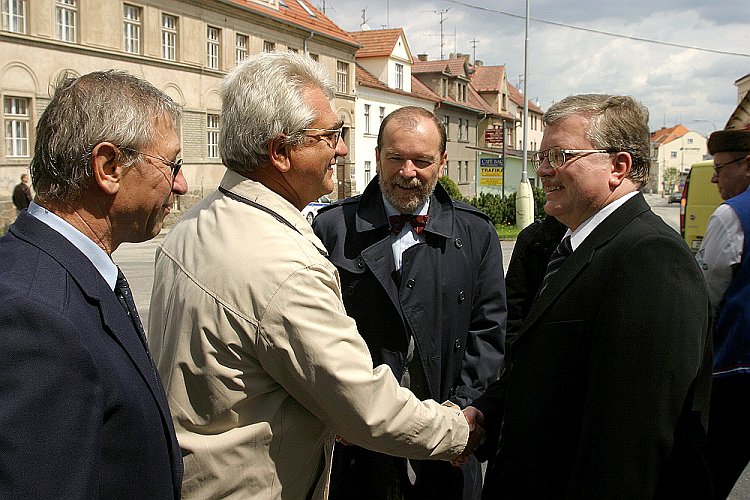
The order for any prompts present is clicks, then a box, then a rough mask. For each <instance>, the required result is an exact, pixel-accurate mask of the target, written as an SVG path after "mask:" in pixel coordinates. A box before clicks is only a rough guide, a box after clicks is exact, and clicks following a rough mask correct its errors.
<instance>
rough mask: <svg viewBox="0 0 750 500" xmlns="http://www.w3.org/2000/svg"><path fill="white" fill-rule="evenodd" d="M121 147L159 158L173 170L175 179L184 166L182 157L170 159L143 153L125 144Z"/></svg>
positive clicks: (155, 158)
mask: <svg viewBox="0 0 750 500" xmlns="http://www.w3.org/2000/svg"><path fill="white" fill-rule="evenodd" d="M120 149H124V150H125V151H130V152H131V153H135V154H138V155H143V156H148V157H149V158H153V159H154V160H159V161H160V162H162V163H163V164H165V165H167V166H168V167H169V168H170V169H171V170H172V179H175V178H176V177H177V174H179V173H180V169H181V168H182V158H180V159H179V160H177V161H169V160H165V159H164V158H161V157H159V156H154V155H150V154H146V153H142V152H140V151H136V150H135V149H132V148H126V147H125V146H120Z"/></svg>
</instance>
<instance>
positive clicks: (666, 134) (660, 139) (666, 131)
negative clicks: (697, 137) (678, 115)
mask: <svg viewBox="0 0 750 500" xmlns="http://www.w3.org/2000/svg"><path fill="white" fill-rule="evenodd" d="M688 132H690V130H688V128H687V127H685V126H684V125H675V126H674V127H667V128H665V127H662V128H660V129H659V130H657V131H656V132H652V133H651V141H652V142H655V143H657V144H659V145H661V144H666V143H668V142H672V141H674V140H676V139H679V138H680V137H682V136H683V135H685V134H687V133H688Z"/></svg>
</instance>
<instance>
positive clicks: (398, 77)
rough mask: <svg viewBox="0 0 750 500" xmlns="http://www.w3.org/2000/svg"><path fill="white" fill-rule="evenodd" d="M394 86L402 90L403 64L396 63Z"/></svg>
mask: <svg viewBox="0 0 750 500" xmlns="http://www.w3.org/2000/svg"><path fill="white" fill-rule="evenodd" d="M396 88H397V89H399V90H404V65H403V64H396Z"/></svg>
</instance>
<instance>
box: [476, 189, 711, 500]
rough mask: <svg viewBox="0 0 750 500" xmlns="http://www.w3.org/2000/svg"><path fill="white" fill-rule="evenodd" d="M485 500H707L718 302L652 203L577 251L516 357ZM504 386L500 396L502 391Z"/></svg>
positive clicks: (632, 205) (640, 201) (634, 202)
mask: <svg viewBox="0 0 750 500" xmlns="http://www.w3.org/2000/svg"><path fill="white" fill-rule="evenodd" d="M508 360H509V361H508V365H507V370H506V372H505V374H504V376H503V380H504V381H505V383H506V384H505V385H506V386H507V389H506V390H507V394H506V397H505V408H504V414H503V415H502V416H498V415H493V414H492V410H493V407H494V408H496V407H497V401H493V396H494V395H495V391H494V387H493V388H492V389H491V390H490V391H488V394H487V396H486V397H485V398H483V399H482V400H480V401H477V403H476V406H477V407H479V408H480V409H482V410H485V411H486V412H487V414H488V415H489V416H490V418H489V421H488V422H486V424H487V425H489V426H492V425H493V424H494V425H499V423H500V421H502V431H501V438H500V445H499V449H498V453H497V457H496V462H495V463H494V466H493V467H492V469H491V470H489V471H488V472H487V476H486V483H485V491H484V497H485V498H509V499H513V498H570V499H586V498H601V499H613V498H622V499H647V498H707V496H708V495H710V482H709V480H708V476H707V471H706V469H705V466H704V465H703V461H702V457H701V454H700V446H701V444H702V441H703V438H704V436H705V428H706V423H707V414H708V393H709V389H710V375H711V343H710V337H709V304H708V297H707V293H706V290H705V285H704V283H703V279H702V277H701V274H700V270H699V269H698V267H697V265H696V262H695V260H694V259H693V256H692V254H691V253H690V250H689V249H688V247H687V246H686V245H685V242H684V241H683V240H682V239H681V238H680V237H679V235H678V234H677V233H675V231H674V230H672V229H671V228H669V227H668V226H667V225H666V224H665V223H664V222H663V221H662V220H661V218H659V217H658V216H656V215H655V214H654V213H653V212H652V211H651V210H650V209H649V207H648V205H647V203H646V201H645V200H644V198H643V196H642V195H641V194H637V195H636V196H635V197H634V198H632V199H630V200H628V201H627V202H625V203H624V204H623V205H622V206H621V207H619V208H618V209H617V210H616V211H615V212H614V213H613V214H611V215H610V216H609V217H608V218H607V219H605V220H604V221H603V222H602V223H601V224H600V225H599V226H598V227H597V228H596V229H595V230H594V231H593V232H592V233H591V234H590V235H589V236H588V237H587V238H586V240H585V241H584V242H583V243H582V244H581V245H580V246H579V247H578V248H577V249H576V250H575V252H574V253H573V255H572V256H571V257H569V258H568V260H567V261H566V262H565V263H564V264H563V266H562V267H561V268H560V270H559V271H558V273H557V274H556V275H555V276H554V277H553V278H552V280H550V282H549V284H548V286H547V288H546V289H545V290H544V292H542V294H541V295H540V296H539V297H538V298H537V300H536V301H535V303H534V305H533V306H532V308H531V311H530V313H529V315H528V317H527V319H526V322H525V324H524V325H523V327H522V328H521V330H520V331H519V333H518V336H517V338H516V339H515V341H514V342H513V344H512V346H511V347H510V348H509V353H508ZM501 385H502V384H497V385H496V387H497V386H501Z"/></svg>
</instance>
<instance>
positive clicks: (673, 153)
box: [669, 151, 677, 158]
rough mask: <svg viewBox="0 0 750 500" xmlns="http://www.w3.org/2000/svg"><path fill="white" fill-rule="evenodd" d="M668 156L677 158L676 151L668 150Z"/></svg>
mask: <svg viewBox="0 0 750 500" xmlns="http://www.w3.org/2000/svg"><path fill="white" fill-rule="evenodd" d="M669 157H670V158H677V151H672V152H670V155H669Z"/></svg>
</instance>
